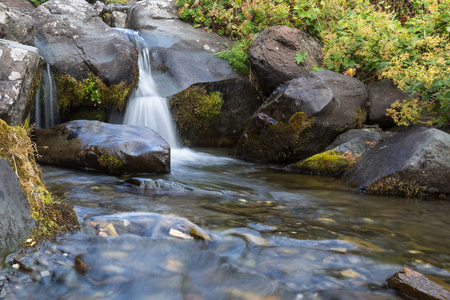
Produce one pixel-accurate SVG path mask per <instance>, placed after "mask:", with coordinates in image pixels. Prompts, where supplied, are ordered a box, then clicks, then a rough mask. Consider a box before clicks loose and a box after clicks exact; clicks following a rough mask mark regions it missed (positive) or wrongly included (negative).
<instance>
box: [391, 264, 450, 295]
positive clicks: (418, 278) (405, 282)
mask: <svg viewBox="0 0 450 300" xmlns="http://www.w3.org/2000/svg"><path fill="white" fill-rule="evenodd" d="M387 282H388V283H389V286H390V287H391V288H393V289H395V290H397V291H399V292H400V293H402V294H404V295H406V296H407V297H408V299H422V300H447V299H450V286H449V285H448V284H446V283H444V282H437V281H435V280H434V279H432V278H428V277H427V276H425V275H423V274H421V273H419V272H416V271H414V270H411V269H408V268H403V270H402V271H399V272H397V273H395V274H394V275H392V276H391V277H389V279H388V280H387ZM409 297H411V298H409Z"/></svg>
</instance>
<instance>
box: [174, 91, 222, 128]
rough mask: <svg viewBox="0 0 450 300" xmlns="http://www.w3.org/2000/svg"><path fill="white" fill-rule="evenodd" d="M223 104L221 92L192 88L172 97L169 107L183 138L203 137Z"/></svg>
mask: <svg viewBox="0 0 450 300" xmlns="http://www.w3.org/2000/svg"><path fill="white" fill-rule="evenodd" d="M222 104H223V99H222V94H221V93H220V92H211V93H208V92H207V91H206V90H205V89H204V88H203V87H198V86H191V87H189V88H187V89H185V90H184V91H181V92H180V93H178V94H176V95H174V96H172V98H171V99H170V101H169V107H170V109H171V111H172V112H173V117H174V121H175V124H176V126H177V129H178V131H179V132H180V134H181V136H183V137H189V136H191V135H201V134H202V132H204V131H206V130H208V129H209V127H210V125H211V123H212V122H213V121H214V119H215V118H216V117H217V116H218V115H219V114H220V112H221V108H222Z"/></svg>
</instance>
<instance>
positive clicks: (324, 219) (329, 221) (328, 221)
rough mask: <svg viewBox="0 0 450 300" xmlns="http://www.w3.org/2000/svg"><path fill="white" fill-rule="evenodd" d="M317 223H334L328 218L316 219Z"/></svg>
mask: <svg viewBox="0 0 450 300" xmlns="http://www.w3.org/2000/svg"><path fill="white" fill-rule="evenodd" d="M317 221H321V222H326V223H336V221H335V220H333V219H330V218H317Z"/></svg>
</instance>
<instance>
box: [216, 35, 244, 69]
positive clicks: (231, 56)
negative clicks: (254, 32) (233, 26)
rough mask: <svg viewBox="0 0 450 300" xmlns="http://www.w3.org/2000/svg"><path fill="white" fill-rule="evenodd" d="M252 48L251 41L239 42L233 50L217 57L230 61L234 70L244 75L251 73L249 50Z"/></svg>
mask: <svg viewBox="0 0 450 300" xmlns="http://www.w3.org/2000/svg"><path fill="white" fill-rule="evenodd" d="M249 48H250V42H249V41H245V40H242V41H237V42H235V43H234V44H233V47H232V48H231V49H228V50H225V51H222V52H219V53H217V56H218V57H220V58H223V59H226V60H228V62H229V63H230V66H231V67H232V68H233V70H235V71H238V72H241V73H242V74H248V73H249V66H250V62H249V61H248V54H247V53H248V49H249Z"/></svg>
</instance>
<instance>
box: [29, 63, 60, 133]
mask: <svg viewBox="0 0 450 300" xmlns="http://www.w3.org/2000/svg"><path fill="white" fill-rule="evenodd" d="M35 122H36V128H38V129H39V128H49V127H52V126H55V125H56V124H58V123H59V115H58V102H57V95H56V84H55V79H54V78H53V73H52V71H51V69H50V65H49V64H47V66H46V68H44V69H43V70H42V81H41V86H40V87H39V90H38V92H37V93H36V100H35Z"/></svg>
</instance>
